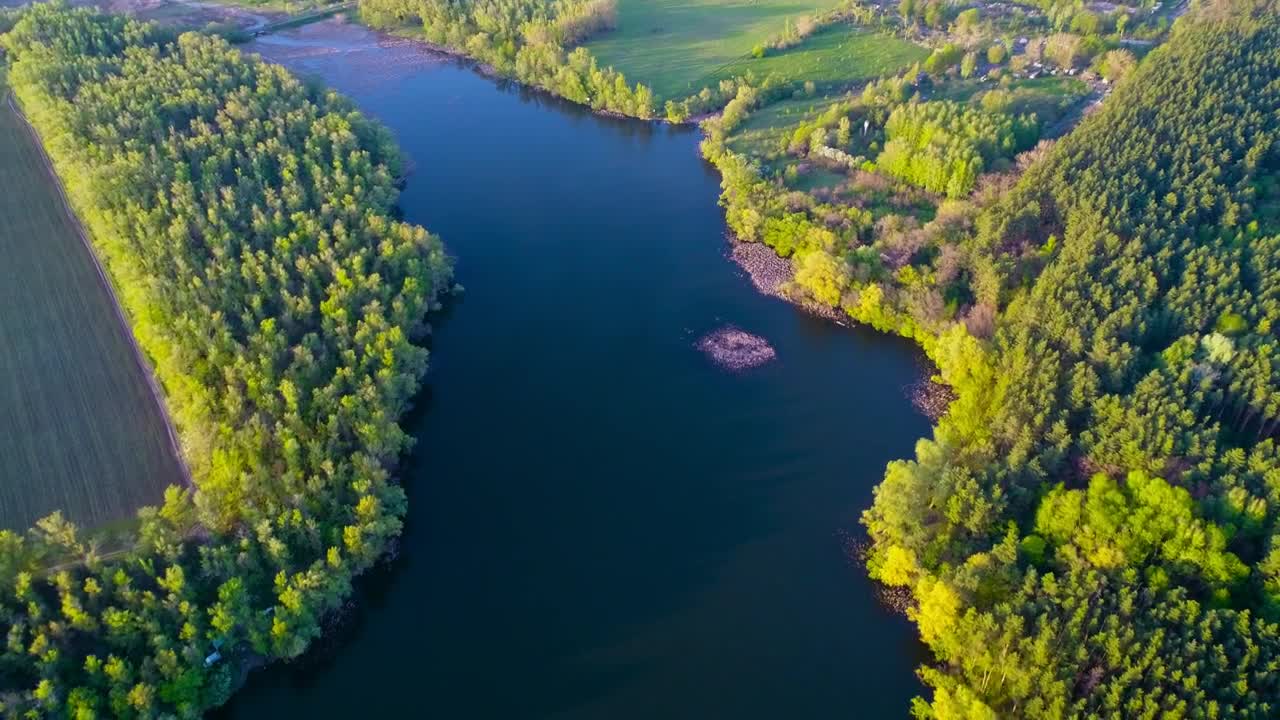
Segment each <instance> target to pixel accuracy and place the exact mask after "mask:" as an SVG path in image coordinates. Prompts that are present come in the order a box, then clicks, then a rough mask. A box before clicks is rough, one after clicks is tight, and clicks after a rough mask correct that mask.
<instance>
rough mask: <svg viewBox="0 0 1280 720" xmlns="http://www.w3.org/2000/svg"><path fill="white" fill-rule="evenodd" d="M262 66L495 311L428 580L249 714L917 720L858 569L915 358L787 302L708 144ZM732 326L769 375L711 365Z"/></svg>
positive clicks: (427, 501)
mask: <svg viewBox="0 0 1280 720" xmlns="http://www.w3.org/2000/svg"><path fill="white" fill-rule="evenodd" d="M251 49H253V50H254V51H257V52H261V53H264V54H265V55H267V56H268V57H270V58H272V59H275V60H277V61H280V62H284V63H285V64H287V65H289V66H290V67H291V68H293V69H294V70H296V71H298V72H301V73H304V74H312V75H318V76H319V77H321V78H322V79H323V80H324V81H325V82H327V83H329V84H331V85H333V86H335V87H337V88H338V89H339V90H341V91H342V92H344V93H347V94H348V95H350V96H351V97H352V98H354V99H355V100H356V102H357V103H358V104H359V105H360V107H361V108H362V109H364V110H365V111H366V112H368V113H370V114H372V115H374V116H376V117H378V118H379V119H381V120H382V121H383V122H384V123H386V124H387V125H388V126H389V127H390V128H391V129H392V130H393V131H394V132H395V134H396V136H397V139H398V140H399V142H400V144H401V146H402V147H403V148H404V151H405V153H406V154H407V156H408V157H409V158H410V160H411V161H412V163H413V168H414V171H413V174H412V176H411V177H410V179H409V182H408V186H407V188H406V190H405V192H404V195H403V197H402V203H401V204H402V206H403V209H404V213H405V216H406V218H407V219H409V220H411V221H413V222H416V223H421V224H423V225H425V226H427V227H428V228H430V229H431V230H432V231H434V232H437V233H439V234H441V235H442V236H443V237H444V239H445V241H446V242H447V243H448V245H449V247H450V250H451V252H452V253H453V254H454V255H455V256H456V257H457V258H458V280H459V281H460V282H461V283H462V284H463V285H465V286H466V289H467V292H466V293H465V296H464V297H463V298H462V299H461V300H460V301H458V302H456V303H454V304H453V305H452V307H451V308H450V309H449V310H448V311H447V313H445V315H444V316H442V317H439V318H436V319H435V321H434V322H435V325H436V333H435V336H434V340H433V354H432V368H431V371H430V373H429V375H428V378H427V383H426V389H425V390H424V392H423V395H422V397H421V400H420V403H419V407H418V409H417V411H416V412H415V413H414V414H413V416H412V417H411V418H410V419H409V421H408V428H409V430H410V432H411V433H412V434H413V435H414V436H415V437H416V438H417V439H418V445H417V448H416V450H415V452H414V453H413V455H412V457H411V458H409V460H408V461H407V462H406V465H405V467H404V469H403V471H402V473H401V474H402V476H403V479H404V483H405V486H406V488H407V491H408V493H409V498H410V508H411V509H410V513H409V524H408V528H407V531H406V533H405V535H404V538H403V541H402V543H401V546H400V552H399V556H398V558H397V560H396V561H394V562H393V563H391V564H390V566H389V567H387V568H384V569H380V570H378V571H376V572H374V573H372V575H371V576H370V577H368V578H365V579H364V580H363V581H362V582H361V583H360V584H359V592H358V600H359V603H358V606H357V609H356V610H355V611H354V612H353V613H352V614H351V617H350V618H349V620H348V623H347V625H346V626H345V627H343V628H342V629H340V630H339V631H338V632H337V633H336V634H335V636H334V637H332V638H331V639H328V640H326V641H325V642H324V643H323V644H322V648H321V650H320V651H319V652H318V653H316V654H313V656H312V657H310V658H307V659H304V660H303V661H300V662H298V663H294V664H293V665H289V666H278V667H274V668H271V669H268V670H266V671H263V672H260V673H257V674H255V675H254V676H253V677H252V678H251V679H250V682H249V684H248V687H246V688H245V690H244V691H243V692H242V693H241V694H240V695H238V696H237V697H236V698H235V699H234V700H233V701H232V703H231V705H230V707H229V708H228V709H227V710H226V711H225V716H227V717H233V718H279V717H307V718H352V717H366V718H374V717H440V718H486V719H487V718H494V719H502V720H509V719H514V718H552V717H554V718H611V719H612V718H659V717H661V718H710V717H732V718H779V717H794V718H834V717H885V716H889V717H901V716H904V715H905V714H906V708H907V703H908V701H909V698H910V697H911V696H912V695H914V694H915V693H916V692H918V690H919V688H918V685H917V683H916V681H915V679H914V676H913V672H912V668H913V666H914V664H915V662H916V661H917V660H918V652H919V650H918V645H917V644H916V641H915V640H914V633H913V631H912V629H911V627H910V626H909V625H908V624H907V622H906V621H905V619H903V618H901V617H896V616H893V615H891V614H889V613H888V612H887V611H886V610H884V609H883V608H882V607H881V606H880V605H879V604H878V603H877V601H876V600H875V598H874V595H873V588H872V586H871V584H870V583H869V582H868V581H867V580H866V579H865V577H864V575H863V573H862V571H860V570H858V569H857V568H854V567H851V566H850V564H849V562H848V560H847V558H846V557H845V554H844V549H843V546H842V542H841V537H842V533H845V532H853V533H857V532H858V530H857V519H858V516H859V514H860V513H861V511H862V510H863V509H864V508H865V507H867V506H868V505H869V504H870V501H871V489H872V487H873V486H874V484H875V483H876V482H877V481H878V480H879V479H880V477H881V474H882V472H883V468H884V464H885V462H887V461H888V460H890V459H892V458H894V457H900V456H903V455H906V454H908V453H909V452H910V450H911V447H912V444H913V442H914V441H915V439H916V438H917V437H919V436H921V435H922V434H924V433H926V432H927V430H928V425H927V422H926V421H925V420H924V419H923V418H922V417H920V416H918V415H916V414H915V413H914V411H913V410H912V409H911V407H910V404H909V402H908V401H907V399H906V397H905V394H904V390H903V388H904V386H906V385H908V384H910V383H912V382H913V381H914V380H916V379H917V377H918V375H919V372H920V369H919V366H918V359H917V355H916V352H915V351H914V350H913V349H912V347H911V346H910V345H909V344H907V343H906V342H902V341H899V340H896V339H892V338H887V337H883V336H879V335H876V334H874V333H871V332H866V331H857V330H848V329H844V328H839V327H836V326H834V325H831V324H828V323H826V322H823V321H819V320H816V319H813V318H810V317H807V316H805V315H803V314H801V313H799V312H797V311H796V310H795V309H793V308H792V307H790V306H788V305H786V304H784V303H781V302H779V301H777V300H774V299H771V298H766V297H763V296H761V295H758V294H757V293H756V292H755V291H754V290H753V289H752V287H751V285H750V282H749V281H748V280H747V279H746V278H745V277H744V276H743V275H742V273H741V272H740V271H739V270H738V269H737V268H736V267H735V266H733V265H732V264H731V263H730V262H729V261H728V260H727V259H726V251H727V247H726V245H725V242H724V239H723V236H724V222H723V217H722V214H721V210H720V208H718V207H717V205H716V198H717V195H718V178H717V176H716V174H715V173H714V171H713V170H711V169H710V168H709V167H708V166H706V165H705V164H704V163H703V162H702V161H701V160H700V158H699V157H698V153H697V142H698V136H697V134H696V133H695V132H693V131H690V130H677V129H671V128H668V127H665V126H661V125H654V124H646V123H639V122H634V121H615V120H607V119H602V118H598V117H595V116H592V115H590V114H587V113H585V112H583V111H582V110H580V109H577V108H574V107H572V106H569V105H566V104H564V103H561V102H558V101H555V100H553V99H550V98H547V97H545V96H542V95H539V94H535V93H531V92H528V91H524V90H521V89H518V88H515V87H512V86H509V85H504V84H500V83H496V82H494V81H492V80H490V79H487V78H484V77H482V76H480V75H478V74H477V73H476V72H474V71H472V70H470V69H468V68H466V67H463V66H460V65H458V64H456V63H454V62H452V61H448V60H441V59H439V58H434V57H432V56H430V55H427V54H425V53H424V52H422V51H421V50H419V49H418V48H416V47H415V46H413V45H411V44H408V43H404V42H401V41H386V40H379V39H378V38H376V37H375V36H373V35H372V34H370V33H368V32H367V31H365V30H363V29H360V28H357V27H352V26H345V27H344V26H339V25H336V24H332V23H327V24H323V25H319V26H312V27H309V28H303V29H300V30H297V31H292V32H291V33H288V34H286V35H280V36H273V37H269V38H264V39H262V40H260V41H258V42H257V43H255V45H253V46H251ZM725 325H734V326H736V327H738V328H741V329H742V330H744V331H746V332H749V333H752V334H755V335H759V336H761V337H763V338H765V339H766V340H767V341H768V342H769V343H770V344H771V345H772V347H773V348H774V350H775V351H776V358H775V359H774V360H773V361H772V362H769V363H768V364H766V365H764V366H762V367H758V368H754V369H751V370H747V371H744V372H738V373H735V372H728V371H725V370H723V369H721V368H719V367H717V366H715V365H713V364H712V363H711V362H709V361H708V359H707V358H706V357H705V356H704V355H703V354H701V353H700V352H699V351H698V349H697V348H696V344H697V342H698V340H699V338H701V337H702V336H703V335H705V334H706V333H708V332H711V331H714V330H716V329H718V328H721V327H723V326H725Z"/></svg>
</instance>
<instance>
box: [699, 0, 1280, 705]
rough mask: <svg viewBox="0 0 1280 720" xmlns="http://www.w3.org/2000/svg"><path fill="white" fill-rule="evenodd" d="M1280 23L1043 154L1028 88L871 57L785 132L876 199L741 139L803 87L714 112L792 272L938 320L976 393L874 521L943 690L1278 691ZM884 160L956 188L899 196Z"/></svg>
mask: <svg viewBox="0 0 1280 720" xmlns="http://www.w3.org/2000/svg"><path fill="white" fill-rule="evenodd" d="M1277 48H1280V7H1278V6H1277V5H1276V3H1275V2H1274V0H1236V1H1234V2H1219V3H1212V4H1206V6H1205V7H1204V8H1202V9H1200V10H1198V11H1196V12H1193V13H1192V14H1191V15H1190V16H1188V18H1186V19H1185V20H1183V21H1182V22H1181V23H1179V25H1178V26H1177V27H1176V28H1175V30H1174V32H1173V33H1172V36H1171V39H1170V40H1169V42H1168V43H1167V44H1166V45H1165V46H1162V47H1160V48H1158V49H1156V50H1155V51H1154V52H1152V53H1151V54H1150V55H1149V56H1148V57H1147V58H1146V59H1145V60H1144V61H1143V62H1142V63H1141V65H1139V66H1138V67H1137V68H1136V69H1135V68H1133V67H1132V65H1134V64H1135V63H1134V62H1133V59H1132V57H1120V56H1114V58H1113V59H1115V61H1116V62H1118V63H1124V64H1126V65H1128V66H1129V67H1126V68H1125V70H1126V72H1127V73H1128V74H1129V77H1128V78H1127V79H1126V80H1125V81H1124V82H1123V83H1121V85H1120V87H1119V89H1118V90H1117V91H1116V92H1115V93H1114V94H1113V96H1112V97H1110V98H1109V99H1108V100H1107V102H1106V103H1105V104H1104V105H1103V106H1102V110H1101V111H1100V112H1098V113H1096V114H1095V115H1093V116H1092V117H1090V118H1089V119H1087V120H1086V121H1085V122H1084V123H1083V124H1082V125H1081V126H1080V127H1078V128H1076V129H1075V130H1074V131H1073V132H1071V133H1070V134H1069V135H1067V136H1066V137H1065V138H1064V139H1062V140H1061V141H1058V142H1057V143H1056V144H1042V145H1040V146H1039V147H1037V148H1036V149H1034V150H1032V151H1030V152H1025V153H1023V154H1022V155H1019V156H1017V159H1016V160H1015V161H1011V158H1012V157H1013V156H1014V155H1015V154H1016V153H1019V152H1021V151H1024V150H1026V149H1027V148H1028V147H1029V146H1030V145H1031V144H1032V143H1033V142H1034V140H1035V133H1036V126H1037V123H1035V121H1034V120H1033V119H1032V118H1031V117H1029V116H1027V117H1023V116H1020V115H1019V108H1018V107H1017V104H1018V103H1017V102H1016V96H1017V93H1016V92H1011V91H1007V90H1004V89H996V90H992V91H988V92H986V93H985V94H982V95H979V96H977V97H975V102H973V103H970V104H969V105H967V106H961V105H958V104H954V103H951V102H949V101H944V102H936V101H925V100H923V99H921V98H920V94H921V85H920V83H919V81H918V78H917V77H916V74H915V73H914V72H912V73H908V74H905V75H903V76H901V77H898V78H887V79H885V80H882V81H879V82H875V83H872V84H870V85H869V86H868V87H867V88H866V91H865V92H864V93H863V94H862V95H861V97H857V98H849V99H846V100H843V101H838V102H833V103H831V104H830V105H829V106H828V107H827V110H825V111H824V112H822V113H819V114H817V115H814V116H810V119H807V120H805V121H803V122H800V123H799V124H797V125H795V126H794V133H793V134H792V135H791V136H790V138H789V139H788V134H787V133H786V132H783V133H782V134H781V136H782V138H783V143H784V147H782V148H779V152H780V153H783V155H782V156H781V157H784V158H786V159H787V160H786V161H787V162H788V163H792V164H794V162H795V160H794V158H796V157H799V158H801V159H803V160H804V161H805V162H807V163H819V164H824V165H825V166H827V167H832V168H836V169H838V170H839V171H840V172H842V173H848V175H849V177H850V178H851V180H850V181H849V187H851V188H852V189H853V191H854V198H853V200H852V201H850V200H848V199H845V198H837V197H835V196H834V195H833V194H832V193H829V192H800V191H797V190H794V189H791V188H790V187H789V183H788V182H787V180H784V178H782V177H781V176H779V175H778V174H777V173H778V170H777V169H776V168H770V167H767V166H765V165H764V164H763V163H762V162H761V160H760V158H759V157H757V156H753V155H752V154H747V153H744V152H738V151H735V150H734V149H733V148H732V144H733V142H734V138H735V132H736V130H737V128H738V127H740V126H741V125H742V124H743V123H744V122H745V121H747V120H748V119H749V118H750V117H751V116H752V114H753V113H755V112H761V111H763V108H766V107H768V106H769V105H770V104H771V103H775V102H777V100H778V98H779V97H780V96H784V97H785V96H786V95H787V91H786V90H785V89H779V88H771V87H770V86H769V85H768V83H765V84H763V85H759V86H754V87H752V86H747V87H739V88H737V94H736V96H735V97H734V99H733V101H732V102H730V103H729V105H728V106H727V107H726V109H725V112H724V113H723V115H722V116H721V117H720V118H718V119H715V120H712V121H709V122H707V123H705V124H704V127H705V128H706V130H707V132H708V137H707V140H706V141H705V142H704V147H703V151H704V154H705V155H706V156H707V158H708V159H710V160H711V161H712V162H714V163H715V164H716V166H717V167H718V168H719V169H720V170H721V173H722V175H723V187H724V195H723V198H722V202H723V204H724V205H725V208H726V215H727V220H728V223H729V225H730V228H731V229H732V230H733V231H734V233H735V235H737V237H738V238H739V239H740V240H744V241H749V242H750V241H759V242H763V243H765V244H768V245H769V246H771V247H773V248H774V249H775V250H776V251H777V252H778V253H779V254H780V255H783V256H786V257H790V258H792V265H793V268H794V278H793V281H792V283H791V284H790V285H789V286H786V287H784V292H786V293H788V294H789V295H790V296H791V297H793V298H794V299H796V300H798V301H800V302H803V303H806V304H811V305H816V306H820V307H826V308H832V309H835V310H839V311H841V312H843V313H844V314H846V315H848V316H849V317H851V318H853V319H855V320H857V321H859V322H864V323H867V324H870V325H873V326H875V327H877V328H880V329H882V330H885V331H890V332H898V333H901V334H904V335H907V336H910V337H914V338H916V339H917V340H918V341H919V342H920V343H921V344H922V346H923V347H924V348H925V349H926V351H927V352H928V353H929V354H930V356H931V357H932V358H933V359H934V360H935V362H936V363H937V365H938V368H939V374H940V379H941V380H942V381H944V382H945V383H946V384H948V385H950V386H951V388H952V391H953V392H954V393H956V395H957V398H958V399H956V400H955V401H954V402H953V403H952V404H951V406H950V408H949V410H948V412H947V413H946V415H945V416H944V417H943V418H942V420H941V421H940V423H939V424H938V426H937V427H936V428H935V430H934V434H933V437H932V438H930V439H927V440H922V441H920V443H919V444H918V446H917V451H916V457H915V459H914V460H912V461H904V462H896V463H893V464H892V465H891V466H890V467H889V469H888V472H887V475H886V478H885V480H884V482H883V483H882V485H881V486H880V487H879V488H878V489H877V492H876V502H875V505H874V507H873V508H872V509H871V510H869V511H868V512H867V513H866V515H865V517H864V523H865V524H866V525H867V527H868V529H869V531H870V534H871V536H872V539H873V548H872V551H871V553H870V556H869V568H870V570H871V573H872V575H873V576H874V577H876V578H877V579H879V580H881V581H883V582H885V583H887V584H889V585H893V586H900V587H902V588H904V589H905V590H907V591H908V594H909V600H908V601H907V603H906V605H907V607H908V611H909V613H910V614H911V616H912V617H913V619H914V620H915V621H916V623H917V624H918V626H919V629H920V632H921V636H922V638H923V639H924V640H925V642H926V643H927V644H928V645H929V646H930V647H931V648H932V650H933V651H934V653H935V657H936V662H935V663H933V664H931V665H929V666H927V667H925V668H923V669H922V677H923V678H924V679H925V681H926V682H927V684H928V685H929V686H930V688H931V693H930V696H931V697H930V698H929V699H927V700H926V699H921V700H918V701H917V704H916V706H915V707H914V708H913V710H914V711H915V713H916V715H917V716H919V717H926V718H927V717H934V718H940V719H941V718H947V719H950V718H994V717H1005V716H1026V717H1048V718H1057V717H1097V716H1107V717H1149V718H1163V717H1204V718H1217V717H1250V718H1261V717H1274V716H1276V715H1277V714H1280V624H1277V623H1280V454H1278V452H1277V448H1276V439H1277V432H1278V431H1280V394H1277V392H1276V388H1277V382H1276V380H1275V376H1273V373H1274V372H1276V371H1277V369H1280V365H1277V362H1276V352H1275V344H1276V341H1275V337H1274V333H1275V326H1276V323H1277V320H1280V318H1277V316H1276V312H1277V310H1278V309H1280V306H1277V302H1276V296H1277V293H1280V275H1274V276H1273V275H1272V273H1273V272H1274V270H1275V266H1276V263H1277V260H1276V258H1277V251H1278V250H1280V235H1278V233H1280V83H1277V80H1276V78H1280V55H1278V54H1277ZM936 55H937V54H935V56H936ZM959 58H960V55H959V54H956V57H955V60H957V61H958V60H959ZM950 64H952V63H950V61H948V62H946V63H935V67H934V68H933V69H932V70H930V72H936V71H937V69H938V66H939V65H944V66H945V65H950ZM950 72H952V71H948V73H949V75H948V76H950ZM960 74H963V73H960ZM948 82H952V81H948ZM940 92H946V90H945V88H944V89H943V90H941V91H940ZM851 125H852V127H853V128H859V127H861V128H863V133H861V134H860V133H856V132H855V133H853V134H852V135H851V134H850V132H849V130H850V126H851ZM867 128H870V132H867V131H866V129H867ZM860 135H865V137H860ZM895 144H896V145H899V146H901V147H898V148H896V149H895V147H894V145H895ZM966 146H967V147H966ZM877 151H878V153H879V154H878V155H874V154H873V153H875V152H877ZM921 156H923V158H922V157H921ZM771 157H772V156H771ZM871 157H875V160H874V161H873V160H871V159H870V158H871ZM966 158H967V159H968V162H969V163H972V165H970V166H967V165H966V162H965V159H966ZM987 163H993V166H994V167H993V166H987ZM984 166H985V167H984ZM970 167H971V168H972V170H970ZM987 169H995V170H997V172H995V173H994V174H993V173H989V172H988V173H987V174H985V175H981V173H983V171H984V170H987ZM884 175H891V176H896V177H898V178H899V179H900V180H904V181H906V182H908V183H910V184H917V185H921V186H923V187H924V188H926V189H928V190H930V191H932V192H934V193H937V194H941V195H946V196H949V199H940V200H938V201H936V206H935V207H934V209H933V210H932V212H928V213H921V212H918V210H917V209H916V208H913V207H912V206H910V204H903V203H902V200H903V198H905V197H908V196H905V195H903V194H902V193H901V192H897V191H895V192H896V194H894V195H890V196H887V199H888V200H889V202H883V201H881V200H877V199H876V198H877V196H878V194H883V193H884V190H885V187H886V185H885V179H884V177H883V176H884ZM952 182H955V183H957V184H956V185H952V184H951V183H952ZM975 188H976V189H975ZM971 189H972V192H971Z"/></svg>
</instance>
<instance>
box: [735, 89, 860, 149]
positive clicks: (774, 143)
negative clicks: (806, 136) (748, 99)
mask: <svg viewBox="0 0 1280 720" xmlns="http://www.w3.org/2000/svg"><path fill="white" fill-rule="evenodd" d="M848 99H849V96H847V95H833V96H831V97H825V98H823V97H817V98H800V99H797V100H784V101H782V102H776V103H773V104H772V105H767V106H765V107H763V108H761V109H759V110H757V111H755V112H753V113H751V115H749V116H748V117H747V119H746V120H745V121H743V123H742V125H740V126H738V128H737V129H736V130H734V131H733V133H732V134H731V135H730V136H729V149H730V150H733V151H734V152H737V153H743V154H745V155H749V156H751V157H754V158H767V157H770V156H772V155H776V154H777V153H778V151H779V150H778V148H779V145H780V144H781V143H782V142H784V140H787V139H790V138H791V133H792V131H793V130H794V129H795V127H796V126H797V125H799V124H800V123H802V122H805V121H807V120H812V119H813V118H816V117H818V116H819V115H821V114H822V113H824V112H826V110H827V108H829V107H831V105H832V104H834V103H838V102H843V101H846V100H848Z"/></svg>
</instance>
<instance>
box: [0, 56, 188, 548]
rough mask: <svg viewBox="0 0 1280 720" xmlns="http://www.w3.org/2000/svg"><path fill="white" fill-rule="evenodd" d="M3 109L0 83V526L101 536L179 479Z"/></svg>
mask: <svg viewBox="0 0 1280 720" xmlns="http://www.w3.org/2000/svg"><path fill="white" fill-rule="evenodd" d="M0 73H2V70H0ZM7 98H8V89H7V88H6V87H5V86H4V83H3V75H2V74H0V257H3V258H4V262H2V263H0V338H3V340H0V423H3V428H4V432H0V526H2V527H9V528H25V527H27V526H29V525H30V524H31V523H32V522H33V521H34V520H36V519H38V518H40V517H42V516H44V515H47V514H48V513H50V512H52V511H54V510H62V512H63V514H64V515H66V516H67V517H69V518H71V519H73V520H75V521H76V522H77V523H80V524H81V525H83V526H86V527H97V526H102V525H104V524H108V523H111V522H112V521H118V520H121V519H124V518H129V517H131V516H132V515H133V513H134V511H135V510H136V509H137V508H138V507H139V506H141V505H144V504H147V503H153V502H156V501H157V500H159V499H160V498H161V496H162V494H163V491H164V488H165V487H166V486H167V485H169V484H171V483H176V482H180V481H181V478H182V472H181V469H180V466H179V465H178V463H177V460H176V458H175V457H174V455H173V453H172V451H171V447H170V444H169V436H168V430H167V425H166V422H165V418H164V416H163V414H162V411H161V410H160V408H159V407H158V406H157V404H156V401H155V399H154V397H153V396H152V393H151V389H150V385H149V384H148V381H147V377H146V376H145V375H144V374H143V369H142V368H141V367H140V366H139V364H138V360H137V357H136V355H135V354H134V350H133V347H132V345H131V343H130V339H129V337H128V335H127V334H126V333H127V332H128V330H127V329H126V328H124V327H122V326H121V323H120V320H119V318H118V316H117V315H116V310H115V306H114V302H115V301H114V298H113V297H112V295H111V293H110V292H109V290H108V289H107V287H106V286H105V285H104V283H103V280H102V279H101V277H100V276H99V275H98V272H97V269H96V266H95V264H94V261H93V258H92V256H91V255H90V254H89V251H88V249H87V248H85V247H84V245H83V244H82V242H81V240H80V236H79V234H78V232H79V230H78V228H77V226H76V224H75V223H74V221H73V220H72V218H71V217H70V216H69V214H68V211H67V209H66V207H65V205H64V204H63V202H62V198H61V196H60V194H59V192H58V189H57V186H56V185H55V182H54V179H53V177H52V176H51V175H50V174H49V170H48V169H47V167H46V165H45V163H44V157H43V155H42V154H41V152H40V150H39V148H38V147H37V146H36V144H35V142H34V140H33V138H32V137H31V135H30V134H29V133H28V131H27V128H26V125H25V124H24V123H23V121H22V119H21V118H20V117H19V116H18V115H17V114H16V113H14V112H13V110H12V109H11V107H10V105H9V102H8V99H7Z"/></svg>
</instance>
